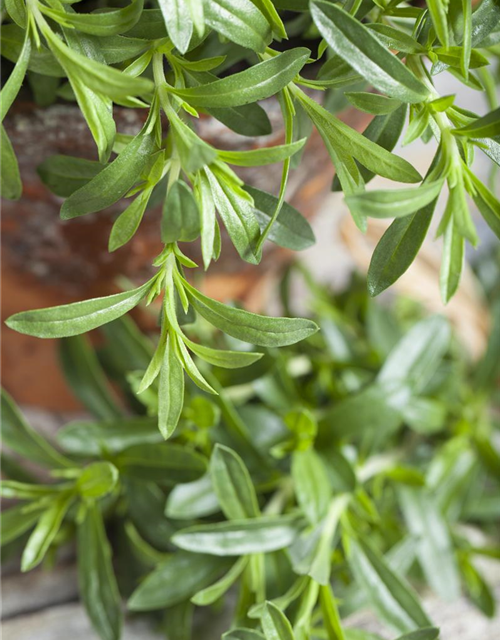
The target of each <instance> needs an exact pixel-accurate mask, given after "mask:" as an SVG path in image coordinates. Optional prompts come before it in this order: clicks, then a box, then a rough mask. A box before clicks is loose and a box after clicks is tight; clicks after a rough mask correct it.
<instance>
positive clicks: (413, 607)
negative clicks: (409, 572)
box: [348, 539, 431, 632]
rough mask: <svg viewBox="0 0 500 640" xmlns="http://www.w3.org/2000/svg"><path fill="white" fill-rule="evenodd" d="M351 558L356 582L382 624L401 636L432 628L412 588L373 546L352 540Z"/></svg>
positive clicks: (350, 545) (350, 561)
mask: <svg viewBox="0 0 500 640" xmlns="http://www.w3.org/2000/svg"><path fill="white" fill-rule="evenodd" d="M348 557H349V564H350V566H351V568H352V571H353V573H354V576H355V578H356V581H357V582H358V584H359V585H360V586H361V588H362V589H363V591H364V592H365V593H366V595H367V597H368V599H369V601H370V602H371V604H372V606H373V607H374V608H375V610H376V611H377V613H378V615H379V616H380V617H381V619H382V620H384V621H385V622H386V623H387V624H389V625H390V626H391V627H394V628H395V629H398V630H400V631H401V632H406V631H412V630H413V629H415V627H430V626H431V622H430V621H429V618H428V617H427V615H426V614H425V612H424V611H423V609H422V607H421V606H420V603H419V601H418V599H417V596H416V595H415V593H414V592H413V590H412V589H411V587H410V586H409V585H408V584H407V583H406V582H405V581H403V580H402V579H401V578H400V577H398V576H397V575H396V573H394V572H393V571H392V570H391V569H390V567H389V565H388V564H387V562H386V560H384V558H383V557H382V556H381V555H380V554H379V553H378V552H377V551H375V550H374V549H373V548H372V547H371V546H369V545H368V544H367V543H366V542H362V541H360V540H353V539H350V540H349V553H348Z"/></svg>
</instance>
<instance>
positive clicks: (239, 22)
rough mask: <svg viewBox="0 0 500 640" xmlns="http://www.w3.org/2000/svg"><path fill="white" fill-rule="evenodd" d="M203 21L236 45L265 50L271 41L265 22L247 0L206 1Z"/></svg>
mask: <svg viewBox="0 0 500 640" xmlns="http://www.w3.org/2000/svg"><path fill="white" fill-rule="evenodd" d="M203 9H204V14H205V22H206V24H207V26H209V27H210V28H211V29H213V30H214V31H217V32H218V33H220V34H221V35H222V36H224V37H225V38H227V39H228V40H230V41H232V42H235V43H236V44H237V45H240V46H242V47H247V48H248V49H252V50H253V51H256V52H258V53H264V51H265V49H266V47H267V45H268V44H269V43H270V41H271V29H270V26H269V23H268V21H267V20H266V18H265V17H264V16H263V15H262V13H261V12H260V11H259V9H258V8H257V7H256V6H255V4H254V3H252V2H250V0H205V1H204V3H203Z"/></svg>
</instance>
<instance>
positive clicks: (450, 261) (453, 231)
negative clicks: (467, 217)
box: [439, 220, 465, 304]
mask: <svg viewBox="0 0 500 640" xmlns="http://www.w3.org/2000/svg"><path fill="white" fill-rule="evenodd" d="M464 244H465V242H464V238H463V236H462V235H460V233H459V232H458V229H457V227H456V225H455V224H454V222H453V220H450V221H449V223H448V226H447V227H446V231H445V234H444V244H443V256H442V259H441V273H440V276H439V283H440V289H441V299H442V300H443V302H444V304H446V303H447V302H449V301H450V299H451V298H452V297H453V295H454V294H455V292H456V290H457V289H458V285H459V283H460V276H461V275H462V269H463V263H464Z"/></svg>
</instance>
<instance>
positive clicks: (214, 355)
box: [183, 338, 264, 369]
mask: <svg viewBox="0 0 500 640" xmlns="http://www.w3.org/2000/svg"><path fill="white" fill-rule="evenodd" d="M183 340H184V342H185V344H186V345H187V346H188V347H189V348H190V349H191V351H192V352H193V353H195V354H196V355H197V356H199V357H200V358H201V359H202V360H205V362H208V363H209V364H213V365H214V366H216V367H222V368H224V369H240V368H241V367H248V366H250V365H251V364H253V363H254V362H257V360H260V359H261V358H262V356H263V355H264V354H263V353H249V352H248V351H225V350H222V349H211V348H210V347H205V346H204V345H202V344H198V343H196V342H192V341H191V340H188V338H183Z"/></svg>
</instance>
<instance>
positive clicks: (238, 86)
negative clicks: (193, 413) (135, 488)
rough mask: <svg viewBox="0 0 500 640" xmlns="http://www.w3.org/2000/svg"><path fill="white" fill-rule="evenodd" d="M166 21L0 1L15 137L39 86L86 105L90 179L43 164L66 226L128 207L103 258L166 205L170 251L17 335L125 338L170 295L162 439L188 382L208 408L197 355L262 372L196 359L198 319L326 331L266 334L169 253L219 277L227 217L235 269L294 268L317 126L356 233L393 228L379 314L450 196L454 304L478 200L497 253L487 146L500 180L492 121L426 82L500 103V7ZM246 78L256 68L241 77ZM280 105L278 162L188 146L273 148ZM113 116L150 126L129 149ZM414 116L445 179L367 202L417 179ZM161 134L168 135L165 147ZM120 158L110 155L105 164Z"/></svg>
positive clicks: (14, 322) (324, 10) (212, 6)
mask: <svg viewBox="0 0 500 640" xmlns="http://www.w3.org/2000/svg"><path fill="white" fill-rule="evenodd" d="M158 4H159V8H158V9H156V8H150V9H149V8H145V7H144V2H143V0H134V1H133V2H131V3H130V4H128V5H126V6H123V7H119V8H115V7H114V5H111V6H109V7H108V6H107V5H105V6H104V7H102V6H100V7H99V8H98V9H96V10H95V11H90V12H89V11H76V10H75V9H74V8H73V6H76V7H77V8H83V9H87V8H92V5H90V6H89V7H87V4H86V3H83V2H81V3H77V4H75V5H73V3H66V2H61V1H60V0H47V1H45V0H27V1H25V0H5V10H4V15H7V16H8V18H9V19H10V22H8V23H7V24H4V25H3V26H2V40H3V47H2V55H3V56H5V57H6V58H8V59H10V60H12V61H15V63H16V64H15V67H14V69H13V71H12V73H11V74H10V76H9V78H8V79H7V81H6V82H5V86H4V87H3V89H2V92H1V100H2V112H1V115H2V120H3V118H4V117H5V115H6V113H7V111H8V110H9V108H10V106H11V105H12V103H13V101H14V100H15V98H16V95H17V93H18V91H19V89H20V87H21V84H22V82H23V78H24V76H25V74H26V73H27V72H28V73H29V74H30V79H31V81H32V84H33V83H34V84H35V85H36V86H37V88H38V89H37V91H38V94H39V95H43V101H44V102H45V103H46V102H50V101H51V100H53V99H54V98H55V97H56V96H59V97H64V98H66V99H72V100H76V101H77V102H78V105H79V107H80V109H81V111H82V114H83V115H84V117H85V119H86V121H87V123H88V126H89V128H90V131H91V132H92V135H93V137H94V139H95V142H96V146H97V156H98V160H96V161H88V160H84V159H81V158H69V157H61V156H55V157H51V158H47V160H46V161H44V162H43V163H42V165H41V167H40V175H41V177H42V179H43V180H44V181H45V183H46V184H47V185H48V186H49V187H50V188H52V189H53V190H54V191H55V193H57V194H59V195H62V196H63V197H65V198H66V200H65V202H64V204H63V206H62V208H61V216H62V218H64V219H71V218H75V217H78V216H83V215H86V214H89V213H94V212H98V211H100V210H102V209H104V208H106V207H108V206H110V205H112V204H113V203H115V202H117V201H118V200H119V199H121V198H123V197H129V198H132V201H131V203H130V205H129V206H128V207H127V208H126V209H125V211H123V213H121V215H120V216H119V217H118V218H117V219H116V221H115V224H114V226H113V229H112V232H111V236H110V240H109V249H110V251H114V250H115V249H117V248H118V247H121V246H122V245H124V244H125V243H126V242H128V241H129V240H130V238H131V237H132V236H133V235H134V233H135V232H136V230H137V228H138V226H139V225H140V222H141V219H142V217H143V215H144V213H145V211H146V208H147V206H148V203H149V201H150V200H151V198H152V196H153V194H156V195H158V194H159V196H160V197H163V198H164V207H163V220H162V223H161V230H160V233H161V238H162V241H163V242H164V243H165V249H164V251H163V252H162V253H161V254H160V255H159V256H158V258H157V259H156V261H155V263H154V265H155V266H156V267H158V271H157V273H156V275H155V276H154V277H153V278H152V279H151V280H150V281H149V282H147V283H145V284H143V285H141V286H140V287H138V288H137V289H134V290H132V291H127V292H124V293H121V294H117V295H115V296H110V297H108V298H103V299H97V300H88V301H86V302H81V303H77V304H75V305H70V306H64V307H56V308H52V309H50V310H46V309H45V310H36V311H29V312H25V313H21V314H18V315H16V316H14V317H12V318H10V320H9V321H8V325H9V326H10V327H12V328H13V329H15V330H17V331H21V332H24V333H27V334H30V335H34V336H39V337H42V338H46V337H66V336H71V335H76V334H79V333H84V332H85V331H88V330H90V329H94V328H96V327H98V326H100V325H102V324H104V323H106V322H110V321H112V320H114V319H116V318H117V317H119V316H121V315H123V314H124V313H126V312H127V311H129V310H130V309H132V308H133V307H134V306H135V305H137V304H138V303H139V301H140V300H142V299H146V300H147V302H148V303H149V302H151V301H152V300H154V299H155V298H156V297H157V296H160V295H161V294H164V304H163V308H162V309H163V310H162V314H161V323H162V336H161V340H160V343H159V346H158V349H157V351H156V353H155V355H154V358H153V359H152V361H151V366H150V367H149V368H148V370H147V372H146V375H145V377H144V379H143V382H142V385H141V386H140V389H139V391H140V392H144V391H145V390H146V389H147V387H148V385H150V384H151V383H152V381H153V380H154V379H155V377H156V376H158V375H159V376H160V384H161V385H162V388H163V389H164V391H165V394H164V396H163V397H164V406H163V407H162V410H161V412H160V430H161V431H162V433H163V434H164V436H165V437H168V436H169V435H170V434H171V433H172V432H173V430H174V429H175V426H176V424H177V420H178V416H179V412H180V410H181V401H180V400H179V398H181V396H182V388H183V385H184V374H183V372H184V371H186V372H187V373H188V375H189V376H190V377H191V378H193V379H194V380H195V381H197V383H198V384H199V385H200V387H201V388H203V389H205V390H207V391H213V390H211V388H210V385H209V384H208V383H207V381H206V380H204V379H203V376H202V375H201V373H200V372H199V370H198V369H197V367H196V366H195V365H194V363H193V361H192V358H191V355H190V353H189V351H190V350H191V351H193V352H194V353H196V354H197V355H198V356H200V357H202V358H204V359H205V360H207V361H209V362H213V360H214V359H217V360H218V362H219V364H220V363H221V361H222V359H224V361H225V363H226V366H229V367H238V366H244V365H245V364H248V363H250V362H252V361H253V358H254V356H250V355H245V356H244V357H243V356H241V355H239V356H237V357H236V356H234V354H215V353H213V352H211V351H209V350H208V349H207V348H205V347H200V346H197V345H194V343H190V342H188V341H187V340H186V339H185V336H184V334H183V332H182V329H181V324H182V323H183V322H185V321H186V314H188V318H191V315H190V313H191V312H192V311H193V310H194V311H196V312H197V313H199V314H201V315H203V316H204V317H205V318H207V319H209V321H210V322H212V323H213V324H214V326H216V327H218V328H220V329H222V330H223V331H225V332H227V333H228V334H229V335H232V336H234V337H237V338H241V339H245V340H247V341H248V342H251V343H252V344H255V345H261V346H283V345H287V344H291V343H293V342H296V341H297V340H301V339H303V338H304V337H306V336H307V335H310V334H311V333H312V332H313V331H315V326H314V325H313V324H312V323H310V322H309V321H306V320H298V319H292V320H286V319H279V320H273V319H263V318H261V317H256V316H253V315H249V314H247V313H245V312H243V311H237V310H234V309H228V308H227V307H224V306H223V305H221V304H219V303H217V302H214V301H212V300H209V299H208V298H206V297H204V296H203V295H202V294H201V293H199V292H198V291H197V290H196V289H194V288H193V287H192V286H191V285H189V284H188V283H187V281H186V280H185V276H184V272H183V269H184V268H194V267H196V265H195V264H194V262H192V261H191V260H190V259H188V258H187V257H186V256H185V255H184V254H183V253H182V251H181V250H180V249H179V246H178V244H177V243H178V242H180V241H182V242H193V241H196V240H197V239H198V238H201V247H202V254H203V263H204V267H205V269H207V268H208V267H209V265H210V263H211V261H212V260H213V259H217V258H218V256H219V252H220V231H219V223H218V221H217V218H216V212H217V213H218V215H219V217H220V220H221V221H222V223H223V225H224V227H225V228H226V230H227V232H228V234H229V236H230V238H231V240H232V242H233V244H234V246H235V248H236V250H237V251H238V253H239V255H240V256H241V258H242V259H243V260H245V261H247V262H250V263H251V264H257V263H258V262H259V261H260V259H261V256H262V250H263V246H264V244H265V242H266V240H267V239H270V240H273V241H274V242H276V243H278V244H282V245H283V246H287V247H290V248H293V249H301V248H304V247H306V246H309V245H310V244H311V242H312V241H313V238H314V237H313V234H312V232H311V230H310V227H309V225H308V223H307V222H306V221H305V220H304V218H303V217H302V216H301V215H300V213H299V212H297V211H295V210H294V209H293V208H291V207H290V206H288V205H286V204H285V202H284V196H285V188H286V184H287V179H288V174H289V171H290V169H291V166H292V164H293V165H294V166H296V167H298V166H299V165H300V153H301V149H302V147H303V145H304V142H305V138H306V137H307V132H308V131H309V130H310V127H309V126H308V124H307V123H308V122H312V124H314V125H315V126H316V128H317V129H318V131H319V132H320V134H321V136H322V138H323V140H324V143H325V145H326V147H327V149H328V152H329V154H330V156H331V159H332V162H333V164H334V166H335V168H336V172H337V178H336V180H335V183H334V188H335V189H337V188H341V189H342V190H343V192H344V194H345V196H346V201H347V204H348V205H349V208H350V210H351V213H352V215H353V217H354V220H355V221H356V224H357V225H358V226H359V228H360V229H361V230H363V229H365V227H366V220H367V217H368V216H375V217H394V218H395V220H394V222H393V223H392V225H391V226H390V228H389V229H388V231H387V232H386V234H385V235H384V237H383V238H382V240H381V242H380V244H379V246H378V247H377V249H376V250H375V253H374V256H373V260H372V264H371V266H370V271H369V277H368V287H369V290H370V293H371V294H372V295H376V294H378V293H380V292H381V291H382V290H384V289H385V288H387V287H388V286H389V285H390V284H392V283H393V282H394V281H395V280H396V279H397V278H398V277H399V276H400V275H401V274H402V273H403V272H404V271H405V270H406V269H407V268H408V266H409V265H410V264H411V262H412V261H413V259H414V258H415V256H416V254H417V252H418V250H419V248H420V245H421V243H422V241H423V239H424V237H425V235H426V233H427V231H428V228H429V224H430V221H431V218H432V215H433V210H434V207H435V204H436V200H437V197H438V195H439V193H440V192H441V190H442V188H443V186H444V185H445V184H447V185H448V188H449V196H448V204H447V207H446V210H445V212H444V214H443V217H442V220H441V223H440V225H439V229H438V234H439V235H444V253H443V262H442V271H441V290H442V295H443V299H444V301H448V300H449V299H450V297H451V296H452V295H453V293H454V292H455V291H456V289H457V286H458V283H459V280H460V273H461V270H462V263H463V252H464V242H465V240H468V241H469V242H470V243H471V244H473V245H475V244H476V243H477V235H476V231H475V228H474V224H473V222H472V219H471V216H470V212H469V208H468V204H467V198H466V195H467V194H469V195H470V196H471V197H472V198H473V199H474V201H475V203H476V205H477V207H478V208H479V210H480V212H481V214H482V215H483V217H484V218H485V220H486V222H487V223H488V224H489V225H490V227H491V228H492V229H493V231H494V232H495V233H496V234H497V235H498V234H499V228H500V226H499V217H500V203H499V202H498V200H497V199H496V197H495V196H494V195H493V193H492V192H491V191H489V189H488V188H487V187H486V186H485V185H484V184H483V183H482V182H481V181H480V180H478V178H477V177H476V176H475V175H474V173H473V172H472V170H471V164H472V160H473V155H474V149H475V148H476V147H478V148H479V149H481V150H482V151H483V152H484V153H486V154H487V155H488V156H489V157H490V158H491V159H492V160H493V161H494V162H497V163H498V159H499V157H500V155H499V150H498V149H499V148H498V141H497V137H498V135H499V132H500V130H499V126H500V125H499V122H500V120H499V111H498V109H493V111H491V113H489V114H488V115H486V116H484V117H482V118H479V117H477V116H476V115H475V114H474V113H472V112H470V111H467V110H465V109H463V108H462V107H459V106H458V105H456V104H455V103H454V97H453V96H439V95H438V94H437V92H436V90H435V88H434V85H433V78H434V76H435V75H436V74H438V73H440V72H443V71H447V72H450V73H452V74H453V75H454V76H456V77H457V78H459V79H460V80H461V81H462V82H464V83H465V84H466V85H468V86H471V87H473V88H475V89H477V90H480V91H483V92H485V93H486V94H487V95H488V96H489V98H490V101H491V102H492V103H493V102H494V90H493V89H492V84H493V78H492V75H491V73H490V71H489V68H488V67H489V65H490V62H491V60H492V59H494V58H495V57H496V56H497V54H498V47H499V44H498V43H499V38H500V35H499V34H500V31H499V29H498V23H499V17H500V5H499V3H498V1H497V0H483V2H481V3H480V5H479V6H478V7H477V9H476V10H475V11H472V8H471V3H470V1H468V0H463V1H460V2H459V1H458V0H453V1H452V2H451V3H449V2H444V0H432V2H428V3H427V6H407V5H406V4H405V5H403V3H402V2H400V1H399V0H391V1H378V0H377V1H376V2H372V1H371V0H363V1H359V0H355V1H351V0H349V1H348V2H347V3H346V4H345V5H344V6H343V7H341V6H339V5H337V4H334V3H332V2H327V1H325V0H315V1H314V2H312V3H308V2H306V1H303V0H289V1H287V0H279V1H276V2H272V1H271V0H258V1H257V0H232V1H228V0H189V1H188V0H161V1H160V2H159V3H158ZM448 5H449V7H448ZM447 7H448V8H449V10H447ZM288 35H290V36H294V37H300V38H301V39H302V41H310V42H311V47H312V49H314V52H313V51H312V50H311V49H309V48H305V47H302V46H300V47H287V46H284V45H286V40H287V38H288ZM281 49H285V50H284V51H281ZM394 50H396V51H398V52H399V53H398V54H397V55H396V54H394V53H393V51H394ZM428 61H430V62H431V63H432V67H431V68H430V69H429V68H428V67H429V65H428V64H427V62H428ZM241 64H244V65H245V67H246V68H244V69H243V70H238V69H239V68H241ZM308 67H310V69H311V72H309V69H308ZM301 73H302V74H303V75H301ZM217 74H223V77H219V76H218V75H217ZM53 78H56V79H58V78H61V79H62V82H63V84H62V85H60V86H59V87H58V84H57V82H56V83H54V82H53V81H52V79H53ZM360 84H361V86H362V88H366V87H367V86H368V87H371V88H373V89H376V90H377V91H379V92H380V93H373V92H366V91H358V90H355V91H345V90H346V88H349V87H351V88H354V89H359V87H360ZM309 90H319V91H322V92H327V95H328V96H329V97H328V100H327V106H328V104H334V103H335V102H337V103H338V98H343V96H345V98H347V100H348V101H349V102H350V103H352V104H353V105H354V107H355V108H357V109H361V110H362V111H366V112H368V113H371V114H375V118H374V119H373V121H372V122H371V124H370V125H369V126H368V128H367V129H366V131H365V132H364V134H363V135H361V134H360V133H358V132H356V131H354V130H353V129H351V128H350V127H349V126H347V125H346V124H344V123H343V122H341V121H340V120H339V119H338V118H337V117H336V116H335V115H334V114H333V113H332V112H331V111H329V110H328V109H327V108H325V107H323V106H320V104H319V103H318V102H317V101H316V99H314V98H312V97H311V95H310V94H309V92H308V91H309ZM270 96H277V98H278V100H279V102H280V106H281V110H282V114H283V121H284V125H285V131H286V135H285V141H284V144H283V145H280V146H277V147H272V148H269V149H258V150H250V151H242V152H228V151H222V150H219V149H216V148H214V147H213V146H211V145H209V144H208V143H206V142H205V141H204V140H202V139H201V138H200V137H199V136H198V134H197V133H196V131H195V128H194V127H193V119H194V120H195V119H196V118H197V117H198V115H199V112H200V111H203V112H205V113H208V114H211V115H212V116H213V117H215V118H217V119H219V120H221V122H223V123H224V124H225V125H227V126H228V127H229V128H232V129H234V130H235V131H237V132H238V133H240V134H243V135H249V136H255V135H264V134H266V133H269V132H270V124H269V120H268V118H267V115H266V113H265V111H264V110H263V109H262V108H261V107H260V106H259V105H258V102H259V101H260V100H262V99H264V98H268V97H270ZM113 104H116V105H120V106H124V107H126V108H130V109H143V110H146V111H147V113H148V115H147V118H146V119H145V123H144V126H143V128H142V129H141V131H140V132H139V133H138V134H137V135H136V136H135V137H132V136H127V135H124V134H123V133H120V132H117V131H116V126H115V123H114V121H113V114H112V105H113ZM408 105H409V109H410V123H409V126H408V128H407V130H406V133H405V137H404V140H405V142H407V143H409V142H411V141H413V140H415V139H416V138H420V137H422V138H423V139H424V140H425V141H429V140H430V139H431V138H434V139H436V140H437V141H438V148H437V152H436V155H435V157H434V161H433V163H432V165H431V167H430V168H429V171H428V173H427V175H426V177H425V179H424V180H423V181H422V183H421V184H420V185H419V186H418V187H416V188H408V189H406V188H405V189H400V190H391V191H369V192H365V184H366V183H367V182H369V180H371V178H372V177H373V176H374V175H375V174H377V175H381V176H385V177H386V178H389V179H391V180H396V181H398V182H406V183H419V182H421V180H422V178H421V176H420V175H419V174H418V172H417V171H416V170H415V169H414V168H413V167H412V166H411V165H410V164H409V163H408V162H406V161H405V160H403V159H402V158H400V157H398V156H396V155H394V154H393V153H391V150H392V149H393V148H394V146H395V144H396V142H397V141H398V139H399V137H400V135H401V132H402V129H403V125H404V121H405V118H406V113H407V110H408ZM337 106H338V104H337ZM493 106H494V105H493V104H492V107H493ZM162 116H166V118H167V119H168V128H167V129H165V126H164V125H165V121H164V120H163V119H162ZM2 140H3V144H2V171H3V173H2V190H3V193H4V195H5V196H7V197H12V198H17V197H19V196H20V195H21V191H22V185H21V179H20V176H19V171H18V169H17V163H16V160H15V156H14V152H13V150H12V147H11V145H10V143H9V141H8V139H7V137H6V133H5V131H4V130H3V129H2ZM112 153H116V154H117V156H116V157H115V158H114V159H113V160H112V161H110V158H111V155H112ZM276 162H282V163H283V172H282V180H281V184H280V187H279V192H278V195H277V196H273V195H271V194H267V193H263V192H261V191H259V190H258V189H255V188H248V187H246V186H245V185H244V184H243V183H242V181H241V180H240V179H239V178H238V176H237V175H236V174H235V173H234V172H233V170H232V169H231V168H230V165H236V166H249V165H250V166H254V165H255V166H263V165H266V164H269V163H276ZM155 199H156V196H155ZM277 222H279V224H276V223H277ZM255 357H257V356H255ZM174 396H176V397H177V401H174V399H173V397H174Z"/></svg>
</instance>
